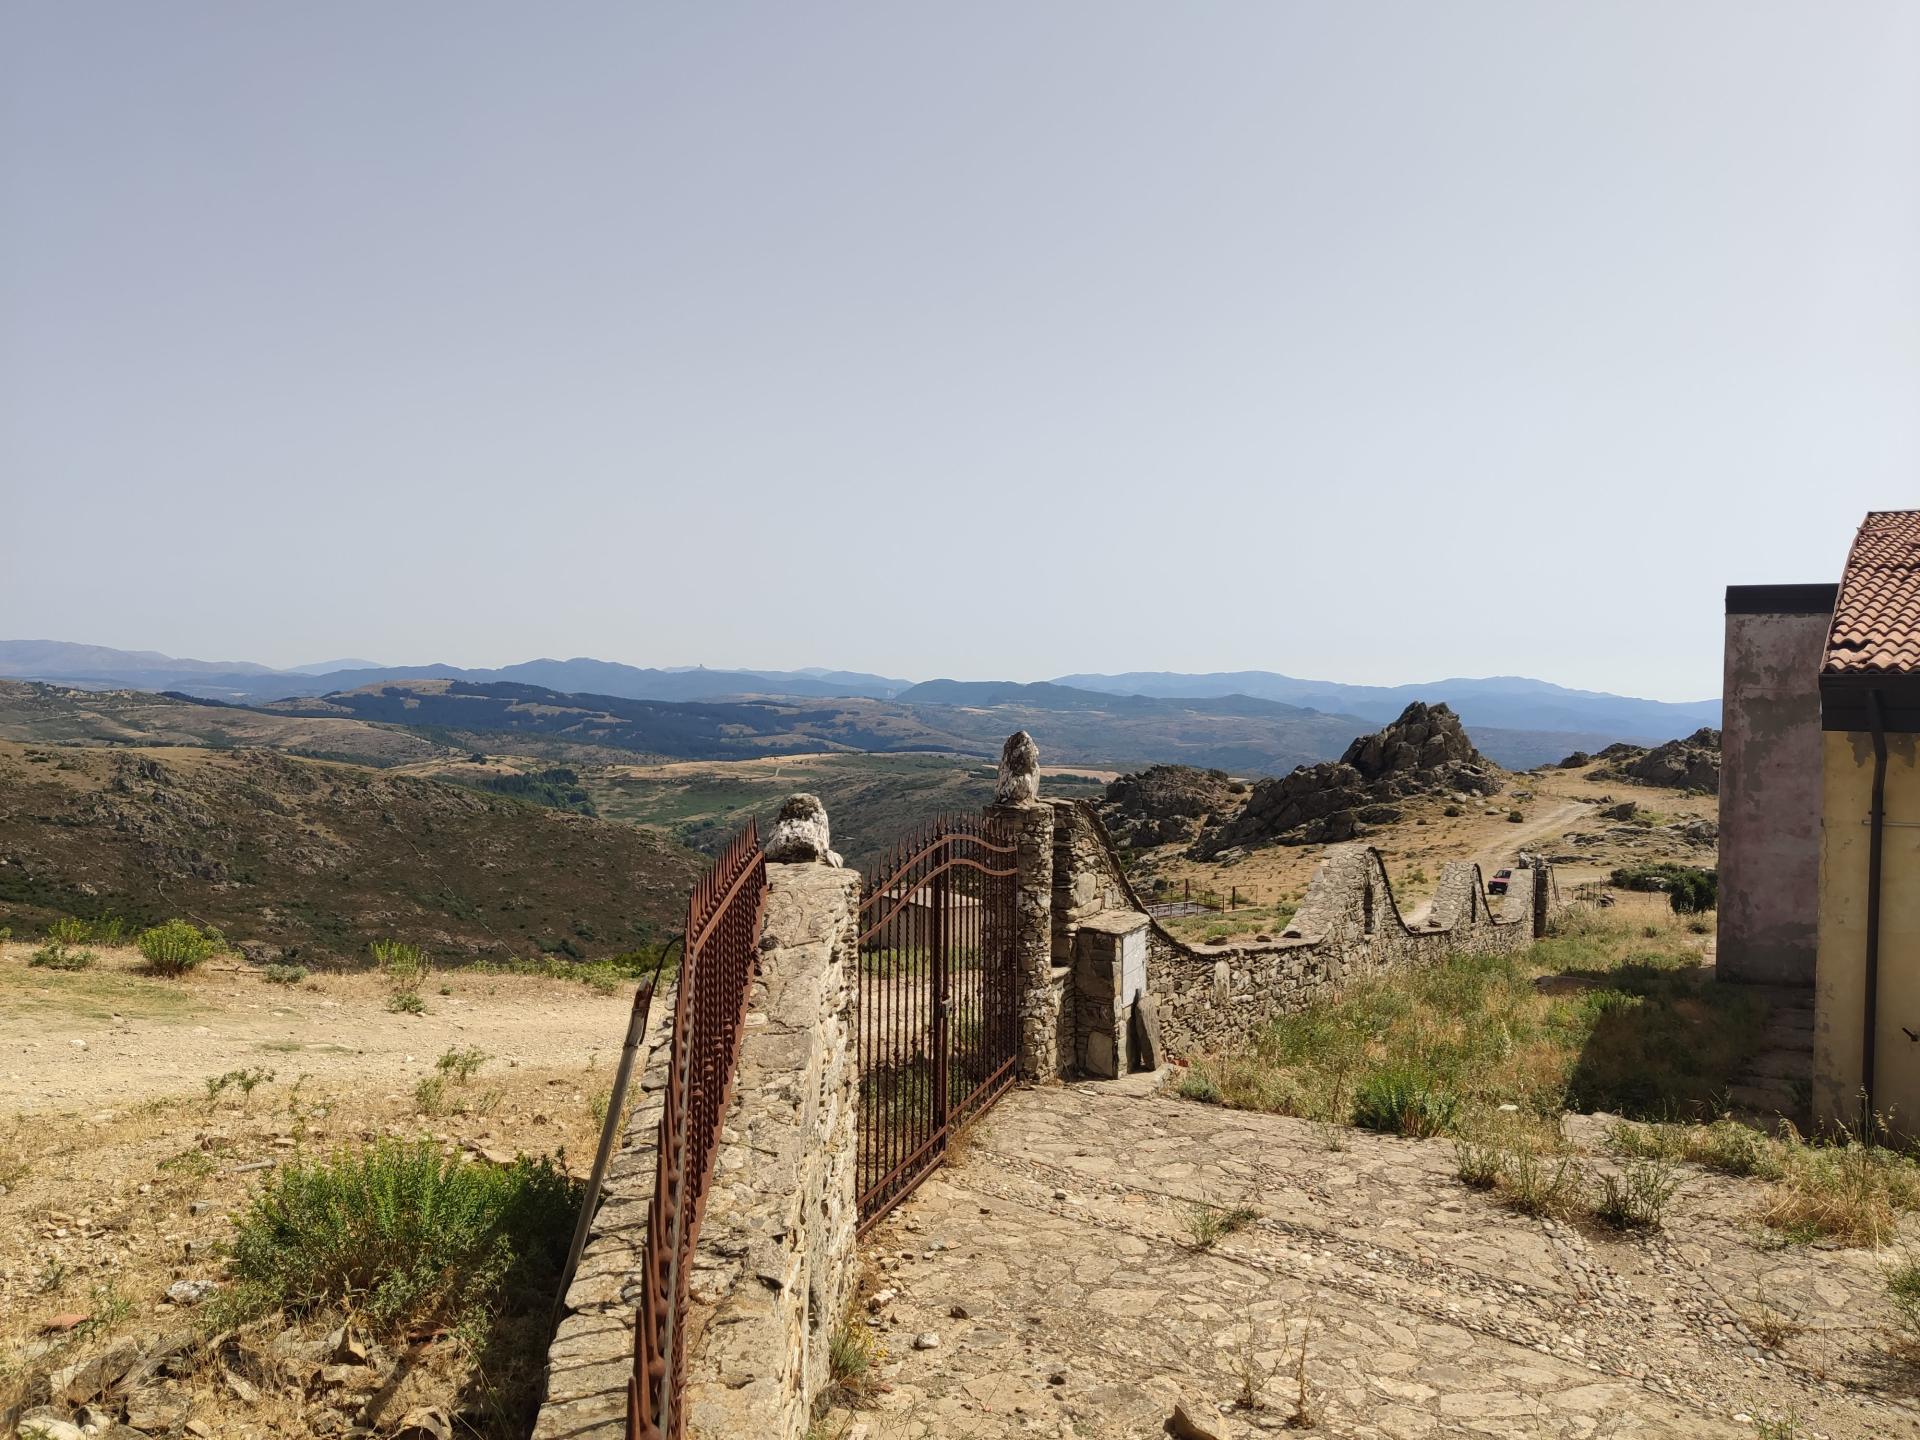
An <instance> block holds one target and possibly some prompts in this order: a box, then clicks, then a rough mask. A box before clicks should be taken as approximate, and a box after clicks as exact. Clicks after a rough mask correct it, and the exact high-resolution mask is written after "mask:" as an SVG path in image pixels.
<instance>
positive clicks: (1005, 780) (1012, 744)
mask: <svg viewBox="0 0 1920 1440" xmlns="http://www.w3.org/2000/svg"><path fill="white" fill-rule="evenodd" d="M1039 798H1040V747H1039V746H1038V745H1036V744H1034V743H1033V737H1032V736H1031V735H1029V734H1027V732H1026V731H1024V730H1016V731H1014V732H1013V734H1011V735H1009V736H1008V737H1007V743H1006V744H1005V745H1002V746H1001V747H1000V781H999V783H998V784H997V785H995V786H994V788H993V799H994V803H995V804H996V805H1031V804H1032V803H1033V802H1034V801H1036V800H1038V799H1039Z"/></svg>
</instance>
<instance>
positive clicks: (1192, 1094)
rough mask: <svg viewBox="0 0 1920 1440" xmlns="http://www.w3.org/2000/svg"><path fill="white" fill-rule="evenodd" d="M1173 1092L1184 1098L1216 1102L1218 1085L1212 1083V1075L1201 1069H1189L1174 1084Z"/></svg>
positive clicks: (1217, 1101) (1218, 1097) (1217, 1100)
mask: <svg viewBox="0 0 1920 1440" xmlns="http://www.w3.org/2000/svg"><path fill="white" fill-rule="evenodd" d="M1174 1093H1175V1094H1177V1095H1179V1096H1180V1097H1181V1098H1182V1099H1184V1100H1199V1101H1201V1102H1202V1103H1204V1104H1208V1105H1214V1104H1218V1103H1219V1100H1220V1087H1219V1086H1218V1085H1216V1084H1214V1083H1213V1077H1212V1076H1211V1075H1208V1074H1207V1073H1206V1072H1205V1071H1203V1070H1198V1069H1189V1070H1188V1071H1187V1073H1186V1074H1184V1075H1182V1076H1181V1077H1180V1083H1179V1084H1178V1085H1176V1086H1174Z"/></svg>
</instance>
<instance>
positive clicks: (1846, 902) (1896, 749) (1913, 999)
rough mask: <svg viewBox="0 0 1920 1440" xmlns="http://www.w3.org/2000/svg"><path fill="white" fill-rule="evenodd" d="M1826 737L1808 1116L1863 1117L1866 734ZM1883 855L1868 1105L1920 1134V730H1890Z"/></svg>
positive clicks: (1823, 1121) (1869, 764)
mask: <svg viewBox="0 0 1920 1440" xmlns="http://www.w3.org/2000/svg"><path fill="white" fill-rule="evenodd" d="M1820 739H1821V741H1822V765H1821V773H1822V780H1823V787H1824V801H1823V806H1822V820H1821V847H1820V901H1819V916H1820V920H1819V937H1820V940H1819V964H1818V971H1817V980H1816V983H1815V988H1814V1037H1813V1043H1814V1051H1813V1116H1814V1121H1815V1123H1816V1124H1819V1125H1836V1124H1838V1125H1846V1126H1849V1127H1854V1126H1858V1125H1859V1124H1860V1121H1861V1100H1860V1096H1861V1090H1862V1087H1863V1085H1864V1084H1865V1079H1866V1077H1865V1076H1864V1075H1863V1073H1862V1069H1861V1052H1862V1050H1863V1048H1864V1046H1863V1039H1864V1037H1863V1027H1864V1024H1865V1015H1866V1008H1865V1007H1866V952H1867V872H1868V865H1867V855H1868V841H1869V832H1868V828H1867V813H1868V810H1869V808H1870V807H1871V805H1872V799H1873V737H1872V736H1871V735H1869V734H1867V733H1865V732H1864V731H1857V730H1855V731H1829V732H1827V733H1826V734H1824V735H1822V736H1821V737H1820ZM1886 740H1887V775H1886V802H1885V803H1886V817H1887V818H1886V825H1885V827H1884V830H1883V831H1882V839H1881V845H1882V851H1883V853H1882V856H1881V866H1880V876H1881V879H1880V983H1879V987H1878V993H1879V1007H1878V1014H1877V1022H1878V1023H1877V1024H1876V1025H1875V1027H1874V1036H1875V1040H1874V1047H1875V1051H1876V1054H1875V1063H1874V1076H1873V1086H1872V1091H1873V1108H1874V1110H1875V1111H1876V1112H1877V1113H1878V1114H1879V1115H1881V1116H1884V1117H1886V1120H1887V1123H1888V1124H1889V1125H1890V1126H1891V1128H1892V1129H1893V1130H1894V1131H1896V1132H1897V1133H1899V1134H1902V1135H1905V1136H1907V1137H1909V1138H1912V1137H1916V1136H1920V1041H1916V1040H1915V1039H1914V1038H1912V1037H1913V1036H1916V1035H1920V735H1915V734H1912V733H1907V734H1901V733H1889V734H1888V735H1887V737H1886Z"/></svg>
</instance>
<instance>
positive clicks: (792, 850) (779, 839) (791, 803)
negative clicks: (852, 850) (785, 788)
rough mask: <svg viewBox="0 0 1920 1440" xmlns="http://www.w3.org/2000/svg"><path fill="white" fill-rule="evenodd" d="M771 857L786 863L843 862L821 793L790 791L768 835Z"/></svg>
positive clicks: (830, 863)
mask: <svg viewBox="0 0 1920 1440" xmlns="http://www.w3.org/2000/svg"><path fill="white" fill-rule="evenodd" d="M766 851H767V859H769V860H773V861H776V862H778V863H780V864H783V865H806V864H810V863H818V864H821V865H834V866H838V865H839V864H840V856H839V855H838V854H837V853H836V852H835V851H834V848H833V842H832V837H831V836H830V834H829V833H828V830H827V807H826V806H824V805H822V804H821V803H820V797H819V796H818V795H808V794H804V793H802V794H799V795H789V796H788V797H787V798H786V799H785V800H783V801H782V802H781V803H780V815H779V818H778V819H776V820H775V821H774V822H773V833H772V834H771V835H769V836H768V837H767V844H766Z"/></svg>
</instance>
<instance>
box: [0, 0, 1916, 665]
mask: <svg viewBox="0 0 1920 1440" xmlns="http://www.w3.org/2000/svg"><path fill="white" fill-rule="evenodd" d="M0 17H3V18H0V90H3V92H4V96H3V99H0V105H3V107H4V108H0V500H3V501H4V507H3V508H0V535H3V543H0V638H26V637H31V638H55V639H70V640H84V641H90V642H93V643H98V644H109V645H118V646H126V647H133V648H153V649H160V650H165V651H169V652H171V653H174V654H182V655H193V656H199V657H203V658H248V659H255V660H262V661H267V662H270V663H283V664H292V663H298V662H303V661H311V660H319V659H325V658H330V657H333V656H336V655H368V656H371V657H373V658H376V659H379V660H382V661H387V662H416V661H428V660H447V661H452V662H455V663H465V664H497V663H503V662H509V661H514V660H520V659H526V658H530V657H533V656H536V655H542V654H545V655H556V656H567V655H575V654H592V655H598V656H602V657H605V658H608V659H617V660H625V661H629V662H633V663H636V664H643V665H644V664H659V665H671V664H688V663H694V662H705V663H708V664H713V665H725V664H754V665H762V666H772V665H782V666H786V665H793V666H798V665H807V664H820V665H831V666H846V667H857V668H862V669H874V670H881V671H886V672H889V673H896V674H904V675H908V676H912V677H926V676H932V675H941V674H945V675H960V676H968V677H989V676H991V677H1007V678H1017V679H1033V678H1040V677H1043V676H1047V675H1052V674H1057V673H1061V672H1064V671H1070V670H1118V669H1134V668H1167V669H1182V670H1209V669H1225V668H1251V667H1260V668H1270V669H1277V670H1284V671H1288V672H1291V673H1295V674H1304V675H1311V676H1316V677H1322V678H1330V679H1339V680H1349V681H1380V682H1392V681H1405V680H1416V679H1425V678H1432V677H1437V676H1440V675H1446V674H1476V675H1477V674H1489V673H1528V674H1534V675H1539V676H1543V677H1545V678H1548V679H1553V680H1558V681H1561V682H1563V683H1568V684H1574V685H1580V686H1585V687H1590V688H1596V689H1611V690H1620V691H1626V692H1632V693H1638V694H1646V695H1654V696H1659V697H1663V698H1676V699H1677V698H1693V697H1697V696H1700V695H1706V694H1711V693H1714V692H1715V691H1717V689H1718V686H1719V663H1720V661H1719V648H1720V641H1719V636H1720V624H1721V601H1720V591H1721V587H1722V586H1724V585H1725V584H1727V583H1728V582H1730V581H1731V582H1744V581H1798V580H1818V579H1827V578H1833V577H1835V576H1836V575H1837V572H1838V569H1839V565H1840V562H1841V560H1842V558H1843V556H1844V553H1845V549H1846V544H1847V541H1848V539H1849V537H1850V535H1851V533H1852V530H1853V527H1854V526H1855V525H1856V524H1857V522H1858V519H1859V516H1860V514H1861V512H1863V511H1864V510H1866V509H1868V508H1870V507H1878V508H1890V507H1897V506H1903V505H1911V504H1920V487H1917V486H1916V477H1920V6H1916V5H1913V4H1909V3H1886V4H1869V3H1858V4H1855V3H1831V0H1819V3H1807V4H1799V5H1780V4H1761V3H1754V0H1731V3H1724V4H1704V3H1701V4H1681V3H1674V0H1647V3H1639V4H1633V3H1608V4H1587V5H1562V4H1541V3H1535V0H1524V3H1513V4H1444V5H1442V4H1433V3H1428V0H1419V3H1409V4H1399V5H1394V4H1386V3H1369V4H1364V5H1358V4H1335V3H1324V4H1286V3H1257V0H1237V3H1231V4H1228V3H1182V4H1167V3H1164V0H1155V3H1138V4H1127V3H1117V0H1089V3H1074V4H1069V3H1052V0H1020V3H1002V4H990V3H989V4H982V3H968V4H959V5H945V6H931V5H902V4H895V3H873V4H869V5H860V6H842V5H828V4H820V3H806V4H798V5H794V4H771V3H769V4H765V5H757V6H744V5H728V4H720V3H711V0H701V3H698V4H695V3H687V0H682V3H675V4H645V3H635V0H620V3H605V4H598V3H583V0H570V3H564V4H550V5H535V4H527V3H524V0H514V3H477V0H448V3H429V0H407V3H404V4H390V3H377V0H358V3H332V0H324V3H323V0H306V3H299V4H296V3H273V4H262V3H258V0H245V3H230V4H209V3H193V0H165V3H154V0H128V3H117V4H114V3H73V0H0Z"/></svg>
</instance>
